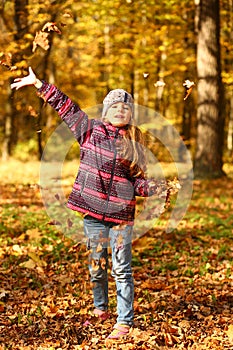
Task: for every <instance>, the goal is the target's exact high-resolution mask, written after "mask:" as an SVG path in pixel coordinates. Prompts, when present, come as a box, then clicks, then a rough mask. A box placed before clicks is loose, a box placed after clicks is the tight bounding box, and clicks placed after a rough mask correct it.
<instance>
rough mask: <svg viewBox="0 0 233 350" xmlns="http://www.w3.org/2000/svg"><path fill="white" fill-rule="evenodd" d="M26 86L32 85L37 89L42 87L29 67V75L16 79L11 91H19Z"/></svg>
mask: <svg viewBox="0 0 233 350" xmlns="http://www.w3.org/2000/svg"><path fill="white" fill-rule="evenodd" d="M27 85H34V86H35V87H36V88H37V89H39V88H40V87H41V86H42V82H41V81H40V80H39V79H37V78H36V75H35V73H34V72H33V70H32V68H31V67H29V74H28V75H27V76H26V77H24V78H16V79H15V80H14V82H13V84H11V89H16V90H18V89H20V88H21V87H24V86H27Z"/></svg>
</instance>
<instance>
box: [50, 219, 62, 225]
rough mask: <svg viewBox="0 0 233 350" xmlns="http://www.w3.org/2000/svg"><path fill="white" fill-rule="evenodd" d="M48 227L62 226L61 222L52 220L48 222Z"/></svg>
mask: <svg viewBox="0 0 233 350" xmlns="http://www.w3.org/2000/svg"><path fill="white" fill-rule="evenodd" d="M48 225H61V222H60V221H57V220H51V221H49V222H48Z"/></svg>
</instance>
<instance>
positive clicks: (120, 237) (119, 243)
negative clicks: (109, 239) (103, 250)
mask: <svg viewBox="0 0 233 350" xmlns="http://www.w3.org/2000/svg"><path fill="white" fill-rule="evenodd" d="M123 243H124V239H123V236H122V234H119V235H118V236H117V247H118V248H119V247H121V246H122V245H123Z"/></svg>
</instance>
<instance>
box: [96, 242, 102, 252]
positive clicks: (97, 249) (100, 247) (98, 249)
mask: <svg viewBox="0 0 233 350" xmlns="http://www.w3.org/2000/svg"><path fill="white" fill-rule="evenodd" d="M102 249H103V247H102V245H101V244H100V243H99V244H98V246H97V248H96V253H100V252H101V251H102Z"/></svg>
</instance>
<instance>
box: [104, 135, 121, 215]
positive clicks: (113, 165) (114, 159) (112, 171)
mask: <svg viewBox="0 0 233 350" xmlns="http://www.w3.org/2000/svg"><path fill="white" fill-rule="evenodd" d="M118 135H119V129H117V130H116V132H115V135H114V147H115V149H114V157H113V162H112V170H111V177H110V181H109V188H108V194H107V200H106V206H105V211H104V214H103V219H102V220H104V218H105V216H106V211H107V209H108V203H109V198H110V194H111V188H112V183H113V176H114V170H115V167H116V156H117V149H116V140H117V137H118Z"/></svg>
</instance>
